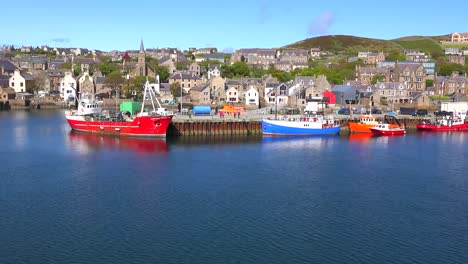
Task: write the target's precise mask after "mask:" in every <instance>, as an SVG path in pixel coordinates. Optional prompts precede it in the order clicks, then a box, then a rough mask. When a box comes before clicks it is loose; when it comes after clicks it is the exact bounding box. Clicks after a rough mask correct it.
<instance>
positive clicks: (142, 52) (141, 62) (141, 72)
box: [136, 39, 146, 76]
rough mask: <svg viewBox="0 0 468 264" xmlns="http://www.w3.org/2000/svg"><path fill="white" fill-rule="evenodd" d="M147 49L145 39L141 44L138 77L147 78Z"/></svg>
mask: <svg viewBox="0 0 468 264" xmlns="http://www.w3.org/2000/svg"><path fill="white" fill-rule="evenodd" d="M145 57H146V54H145V47H144V46H143V39H141V43H140V51H139V52H138V63H137V72H136V75H137V76H146V61H145Z"/></svg>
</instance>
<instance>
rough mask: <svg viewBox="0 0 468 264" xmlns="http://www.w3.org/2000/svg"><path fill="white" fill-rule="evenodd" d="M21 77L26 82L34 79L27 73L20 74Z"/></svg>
mask: <svg viewBox="0 0 468 264" xmlns="http://www.w3.org/2000/svg"><path fill="white" fill-rule="evenodd" d="M21 76H22V77H23V78H24V80H26V81H32V80H34V77H33V76H32V75H31V74H29V73H21Z"/></svg>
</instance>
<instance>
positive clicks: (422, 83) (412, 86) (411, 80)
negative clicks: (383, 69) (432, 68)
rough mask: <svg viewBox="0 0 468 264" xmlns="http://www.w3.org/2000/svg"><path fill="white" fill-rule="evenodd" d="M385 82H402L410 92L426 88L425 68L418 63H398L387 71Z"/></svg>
mask: <svg viewBox="0 0 468 264" xmlns="http://www.w3.org/2000/svg"><path fill="white" fill-rule="evenodd" d="M387 82H403V83H406V85H407V88H408V89H409V90H410V91H412V92H417V91H424V90H425V89H426V70H425V69H424V67H423V66H422V64H420V63H411V64H410V63H408V64H399V63H396V64H395V67H394V68H391V69H390V72H389V73H387Z"/></svg>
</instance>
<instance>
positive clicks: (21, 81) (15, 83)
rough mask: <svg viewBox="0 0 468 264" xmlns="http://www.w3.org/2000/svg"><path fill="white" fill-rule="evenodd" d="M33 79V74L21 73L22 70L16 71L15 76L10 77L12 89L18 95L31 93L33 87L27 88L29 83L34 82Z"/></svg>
mask: <svg viewBox="0 0 468 264" xmlns="http://www.w3.org/2000/svg"><path fill="white" fill-rule="evenodd" d="M32 80H33V77H32V75H31V74H27V73H21V72H20V70H18V69H16V70H15V71H14V72H13V75H12V76H11V77H10V79H9V82H10V87H11V88H13V89H14V90H15V92H16V93H26V92H30V91H31V87H27V85H28V82H29V81H32Z"/></svg>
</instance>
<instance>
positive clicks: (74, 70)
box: [73, 65, 81, 76]
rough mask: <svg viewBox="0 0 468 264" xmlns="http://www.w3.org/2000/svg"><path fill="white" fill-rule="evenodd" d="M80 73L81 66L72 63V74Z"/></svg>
mask: <svg viewBox="0 0 468 264" xmlns="http://www.w3.org/2000/svg"><path fill="white" fill-rule="evenodd" d="M80 73H81V66H80V65H73V74H74V76H78V75H80Z"/></svg>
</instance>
